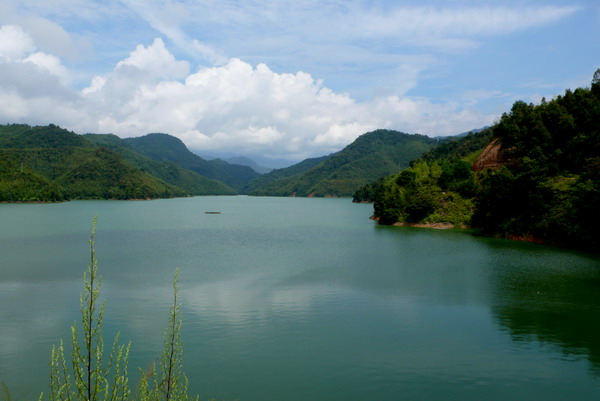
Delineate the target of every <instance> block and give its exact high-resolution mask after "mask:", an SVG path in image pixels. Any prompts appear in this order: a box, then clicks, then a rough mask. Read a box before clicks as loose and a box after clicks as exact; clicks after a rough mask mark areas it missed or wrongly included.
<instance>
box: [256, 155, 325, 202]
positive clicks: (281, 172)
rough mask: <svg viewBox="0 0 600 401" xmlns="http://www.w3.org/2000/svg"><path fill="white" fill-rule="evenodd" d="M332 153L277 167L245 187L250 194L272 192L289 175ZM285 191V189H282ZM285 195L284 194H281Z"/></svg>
mask: <svg viewBox="0 0 600 401" xmlns="http://www.w3.org/2000/svg"><path fill="white" fill-rule="evenodd" d="M331 156H333V154H331V155H327V156H321V157H312V158H309V159H304V160H303V161H301V162H300V163H296V164H294V165H292V166H289V167H284V168H279V169H276V170H273V171H271V172H269V173H267V174H264V175H261V176H260V177H258V178H256V179H254V180H253V181H250V183H248V185H247V186H246V188H245V191H246V192H247V193H250V194H252V195H263V194H264V195H267V194H270V193H271V194H272V193H274V191H276V190H277V189H278V188H281V187H285V185H286V184H287V183H288V181H289V180H288V179H289V178H290V177H294V176H298V175H300V174H302V173H304V172H306V171H308V170H310V169H311V168H313V167H315V166H317V165H319V164H321V163H322V162H324V161H325V160H327V159H329V158H330V157H331ZM283 193H286V191H283ZM283 196H285V195H283Z"/></svg>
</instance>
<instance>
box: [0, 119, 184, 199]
mask: <svg viewBox="0 0 600 401" xmlns="http://www.w3.org/2000/svg"><path fill="white" fill-rule="evenodd" d="M0 160H2V163H0V178H1V180H0V201H10V202H19V201H60V200H69V199H148V198H168V197H175V196H189V192H187V191H185V190H184V189H182V188H179V187H176V186H174V185H170V184H168V183H166V182H164V181H162V180H160V179H159V178H156V177H154V176H152V175H151V174H149V173H147V172H144V171H142V170H140V169H138V168H136V167H135V166H133V165H131V164H129V163H127V162H126V161H125V160H124V159H123V158H122V157H121V156H120V155H119V154H118V153H116V152H114V151H112V150H110V149H107V148H104V147H98V146H96V145H94V144H93V143H91V142H90V141H88V140H86V139H85V138H83V137H82V136H80V135H77V134H75V133H73V132H70V131H67V130H65V129H62V128H60V127H57V126H55V125H49V126H44V127H30V126H28V125H23V124H20V125H3V126H0Z"/></svg>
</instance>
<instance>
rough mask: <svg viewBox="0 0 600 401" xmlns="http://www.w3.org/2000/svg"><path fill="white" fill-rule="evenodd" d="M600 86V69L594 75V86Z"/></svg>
mask: <svg viewBox="0 0 600 401" xmlns="http://www.w3.org/2000/svg"><path fill="white" fill-rule="evenodd" d="M598 84H600V68H598V69H597V70H596V72H595V73H594V78H592V85H598Z"/></svg>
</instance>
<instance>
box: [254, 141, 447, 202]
mask: <svg viewBox="0 0 600 401" xmlns="http://www.w3.org/2000/svg"><path fill="white" fill-rule="evenodd" d="M438 143H440V140H439V139H432V138H429V137H427V136H424V135H418V134H414V135H410V134H406V133H402V132H398V131H392V130H376V131H373V132H368V133H366V134H363V135H361V136H360V137H358V138H357V139H356V140H355V141H354V142H353V143H351V144H350V145H348V146H346V147H345V148H344V149H342V150H341V151H339V152H337V153H334V154H331V155H328V156H323V157H320V158H313V159H306V160H304V161H302V162H300V163H298V164H296V165H293V166H290V167H287V168H283V169H278V170H274V171H272V172H270V173H268V174H265V175H263V176H262V177H259V178H257V179H256V180H254V181H251V182H250V183H249V184H248V185H247V186H246V187H245V189H244V190H245V191H247V192H248V193H249V194H250V195H269V196H337V197H343V196H352V194H353V193H354V191H356V190H357V189H358V188H360V187H361V186H363V185H365V184H367V183H369V182H371V181H373V180H375V179H377V178H379V177H382V176H385V175H388V174H392V173H394V172H397V171H399V170H401V169H403V168H405V167H407V166H408V163H409V162H410V161H411V160H414V159H416V158H418V157H419V156H421V155H422V154H423V153H424V152H426V151H427V150H429V149H430V148H431V147H433V146H434V145H436V144H438Z"/></svg>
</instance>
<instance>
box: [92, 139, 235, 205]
mask: <svg viewBox="0 0 600 401" xmlns="http://www.w3.org/2000/svg"><path fill="white" fill-rule="evenodd" d="M83 137H84V138H85V139H87V140H89V141H90V142H92V143H94V144H96V145H99V146H104V147H107V148H109V149H111V150H113V151H115V152H117V153H119V154H120V155H121V156H122V157H123V159H124V160H125V161H127V162H128V163H130V164H132V165H134V166H136V167H137V168H139V169H140V170H142V171H146V172H148V173H150V174H152V175H153V176H155V177H158V178H160V179H161V180H163V181H165V182H167V183H169V184H171V185H175V186H177V187H179V188H183V189H185V190H186V191H188V192H189V193H190V194H192V195H235V194H236V193H237V192H236V191H235V190H234V189H233V188H231V187H229V186H227V185H225V184H223V183H221V182H219V181H216V180H211V179H209V178H206V177H204V176H201V175H200V174H198V173H196V172H194V171H191V170H188V169H185V168H183V167H181V166H178V165H177V164H175V163H172V162H168V161H155V160H152V159H150V158H149V157H146V156H143V155H142V154H140V153H137V152H135V151H134V150H132V149H131V148H130V147H129V146H128V145H127V144H126V142H125V141H124V140H123V139H121V138H119V137H118V136H116V135H112V134H85V135H83Z"/></svg>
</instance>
